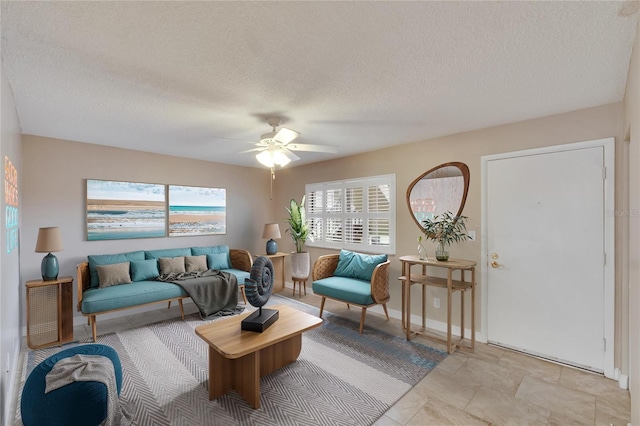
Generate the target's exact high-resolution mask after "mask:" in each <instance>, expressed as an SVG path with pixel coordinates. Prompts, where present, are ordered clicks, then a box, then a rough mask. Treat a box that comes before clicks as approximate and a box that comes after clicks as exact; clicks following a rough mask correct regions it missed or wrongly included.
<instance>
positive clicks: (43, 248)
mask: <svg viewBox="0 0 640 426" xmlns="http://www.w3.org/2000/svg"><path fill="white" fill-rule="evenodd" d="M62 250H64V248H63V247H62V234H61V233H60V228H59V227H57V226H52V227H49V228H40V230H39V231H38V241H37V242H36V253H51V252H55V251H62Z"/></svg>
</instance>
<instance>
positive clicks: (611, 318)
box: [478, 137, 615, 379]
mask: <svg viewBox="0 0 640 426" xmlns="http://www.w3.org/2000/svg"><path fill="white" fill-rule="evenodd" d="M594 147H602V148H603V151H604V167H605V168H606V179H605V180H604V248H605V253H603V255H604V256H606V263H605V265H604V292H603V306H604V312H603V315H604V324H603V327H604V330H603V331H604V338H605V340H606V346H605V350H604V363H603V370H604V375H605V377H608V378H610V379H614V378H615V367H614V350H615V214H614V211H615V139H614V138H613V137H611V138H604V139H596V140H592V141H585V142H575V143H569V144H563V145H555V146H548V147H543V148H534V149H527V150H522V151H514V152H506V153H501V154H493V155H485V156H482V157H481V158H480V161H481V186H482V187H481V202H480V207H481V218H482V224H481V234H480V235H481V236H482V239H481V248H480V259H481V262H479V265H478V266H479V269H480V279H481V281H480V282H481V283H482V284H484V286H483V288H482V291H481V309H480V324H481V325H482V335H481V338H482V340H483V341H485V342H486V341H487V337H488V322H489V321H488V315H487V307H488V304H489V297H488V293H489V292H488V266H489V256H488V250H489V247H488V246H489V241H488V239H487V228H488V224H487V222H488V206H487V194H488V187H487V175H488V174H487V170H488V165H489V161H493V160H499V159H505V158H515V157H523V156H528V155H538V154H548V153H553V152H563V151H573V150H576V149H584V148H594ZM603 344H604V342H603Z"/></svg>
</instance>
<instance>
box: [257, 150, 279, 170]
mask: <svg viewBox="0 0 640 426" xmlns="http://www.w3.org/2000/svg"><path fill="white" fill-rule="evenodd" d="M256 159H257V160H258V161H259V162H260V164H262V165H263V166H265V167H269V168H271V167H273V166H274V165H275V163H274V162H273V155H271V151H268V150H267V151H262V152H261V153H259V154H257V155H256Z"/></svg>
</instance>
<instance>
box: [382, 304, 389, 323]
mask: <svg viewBox="0 0 640 426" xmlns="http://www.w3.org/2000/svg"><path fill="white" fill-rule="evenodd" d="M382 309H384V314H385V315H386V316H387V321H389V312H387V304H386V303H383V304H382Z"/></svg>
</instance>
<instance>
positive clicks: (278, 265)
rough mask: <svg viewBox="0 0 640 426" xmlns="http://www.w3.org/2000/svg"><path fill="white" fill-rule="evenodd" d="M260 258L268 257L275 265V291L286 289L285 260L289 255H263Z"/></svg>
mask: <svg viewBox="0 0 640 426" xmlns="http://www.w3.org/2000/svg"><path fill="white" fill-rule="evenodd" d="M260 256H264V257H268V258H269V259H271V262H272V263H273V274H274V277H273V291H274V292H276V291H280V290H283V289H284V258H285V257H287V256H288V254H287V253H280V252H278V253H276V254H261V255H260Z"/></svg>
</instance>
